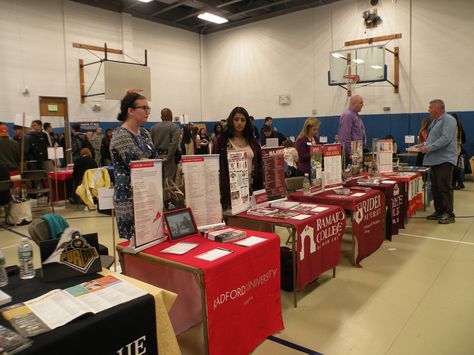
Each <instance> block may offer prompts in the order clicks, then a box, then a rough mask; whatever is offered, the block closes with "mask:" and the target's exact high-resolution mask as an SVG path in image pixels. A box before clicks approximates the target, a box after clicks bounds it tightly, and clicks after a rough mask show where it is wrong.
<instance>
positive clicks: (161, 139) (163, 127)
mask: <svg viewBox="0 0 474 355" xmlns="http://www.w3.org/2000/svg"><path fill="white" fill-rule="evenodd" d="M161 121H162V122H158V123H157V124H155V125H154V126H153V127H152V128H151V131H150V134H151V139H152V141H153V145H154V146H155V148H156V151H157V152H158V155H159V156H160V158H161V159H163V174H164V176H163V180H165V179H166V178H169V179H171V180H173V181H174V179H175V175H176V161H175V155H176V151H177V149H178V145H179V135H180V129H179V126H178V125H177V124H176V123H173V114H172V112H171V110H170V109H169V108H164V109H163V110H161Z"/></svg>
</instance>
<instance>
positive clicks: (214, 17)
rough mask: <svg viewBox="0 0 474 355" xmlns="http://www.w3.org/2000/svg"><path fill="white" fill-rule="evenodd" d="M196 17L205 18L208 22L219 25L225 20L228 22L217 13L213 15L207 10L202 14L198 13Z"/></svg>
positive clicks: (226, 20)
mask: <svg viewBox="0 0 474 355" xmlns="http://www.w3.org/2000/svg"><path fill="white" fill-rule="evenodd" d="M198 18H200V19H201V20H206V21H209V22H213V23H217V24H219V25H220V24H223V23H226V22H229V20H228V19H226V18H223V17H220V16H217V15H214V14H211V13H209V12H204V13H202V14H199V15H198Z"/></svg>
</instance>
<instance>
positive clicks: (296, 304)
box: [291, 228, 298, 308]
mask: <svg viewBox="0 0 474 355" xmlns="http://www.w3.org/2000/svg"><path fill="white" fill-rule="evenodd" d="M291 249H292V253H291V254H292V259H293V305H294V307H295V308H296V307H298V301H297V299H296V229H295V228H293V230H292V232H291Z"/></svg>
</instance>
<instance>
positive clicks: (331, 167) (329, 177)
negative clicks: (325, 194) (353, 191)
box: [323, 143, 342, 189]
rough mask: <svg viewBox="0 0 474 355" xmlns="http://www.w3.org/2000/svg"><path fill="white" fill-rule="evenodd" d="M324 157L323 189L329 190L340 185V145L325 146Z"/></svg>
mask: <svg viewBox="0 0 474 355" xmlns="http://www.w3.org/2000/svg"><path fill="white" fill-rule="evenodd" d="M323 156H324V178H325V183H324V188H325V189H328V188H329V189H331V188H336V187H339V186H341V185H342V145H341V144H339V143H337V144H325V145H324V146H323Z"/></svg>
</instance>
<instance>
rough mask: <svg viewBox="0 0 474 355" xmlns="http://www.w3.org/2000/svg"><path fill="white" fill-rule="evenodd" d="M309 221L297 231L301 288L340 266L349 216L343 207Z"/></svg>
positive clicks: (330, 210)
mask: <svg viewBox="0 0 474 355" xmlns="http://www.w3.org/2000/svg"><path fill="white" fill-rule="evenodd" d="M307 221H308V222H306V223H302V224H300V225H299V226H298V228H297V233H298V234H297V235H298V238H297V239H296V250H297V255H296V263H297V265H296V268H297V270H298V272H297V279H296V288H297V289H301V288H303V287H304V286H306V285H307V284H309V283H310V282H312V281H314V280H316V279H317V278H318V277H319V276H320V275H321V274H322V273H323V272H325V271H327V270H330V269H332V268H334V267H336V266H337V265H339V261H340V259H341V241H342V235H343V234H344V229H345V227H346V214H345V212H344V210H343V209H342V208H340V207H334V208H331V209H329V210H328V212H326V213H320V214H318V215H316V216H315V218H311V219H310V220H309V219H307Z"/></svg>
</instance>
